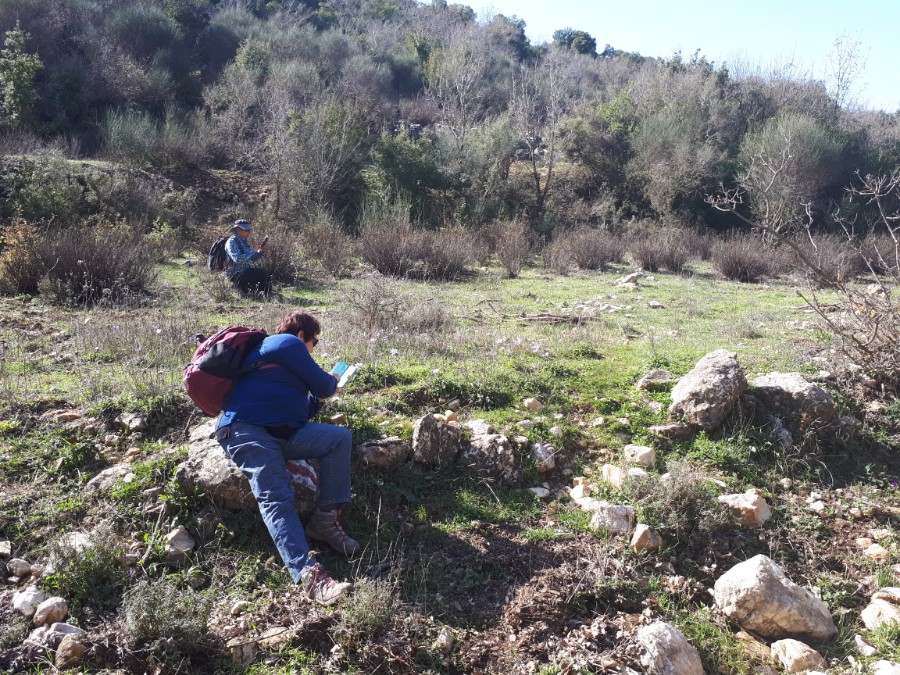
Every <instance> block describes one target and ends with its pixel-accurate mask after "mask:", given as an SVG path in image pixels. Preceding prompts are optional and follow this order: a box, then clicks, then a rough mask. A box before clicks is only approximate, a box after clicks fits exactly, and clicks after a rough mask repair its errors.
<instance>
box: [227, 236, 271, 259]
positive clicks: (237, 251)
mask: <svg viewBox="0 0 900 675" xmlns="http://www.w3.org/2000/svg"><path fill="white" fill-rule="evenodd" d="M239 239H240V238H239V237H234V236H233V237H231V238H230V239H229V240H228V242H227V243H226V244H225V253H227V254H228V257H229V258H231V260H232V261H233V262H236V263H240V262H244V261H245V260H250V261H253V260H258V259H259V258H261V257H262V253H260V252H259V251H254V250H253V247H252V246H250V245H249V244H246V243H244V240H243V239H241V240H240V241H238V240H239Z"/></svg>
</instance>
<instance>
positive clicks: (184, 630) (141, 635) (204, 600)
mask: <svg viewBox="0 0 900 675" xmlns="http://www.w3.org/2000/svg"><path fill="white" fill-rule="evenodd" d="M122 608H123V613H124V626H125V632H126V633H127V634H128V637H129V638H131V640H132V641H134V643H135V644H137V645H140V646H146V647H147V648H149V649H151V650H152V651H156V652H174V653H176V654H183V653H189V652H191V651H194V650H197V649H199V648H200V644H199V643H200V640H201V639H202V638H203V637H204V636H205V635H206V622H207V619H208V618H209V613H210V611H211V609H212V602H211V601H210V599H209V598H208V597H206V596H205V595H204V594H201V593H197V592H195V591H193V590H191V589H190V588H179V587H178V586H176V585H175V584H173V583H172V582H170V581H169V580H167V579H165V578H163V579H158V580H155V581H151V580H149V579H142V580H140V581H138V582H137V583H136V584H134V585H133V586H132V587H131V588H129V589H128V590H127V591H125V595H124V596H123V598H122Z"/></svg>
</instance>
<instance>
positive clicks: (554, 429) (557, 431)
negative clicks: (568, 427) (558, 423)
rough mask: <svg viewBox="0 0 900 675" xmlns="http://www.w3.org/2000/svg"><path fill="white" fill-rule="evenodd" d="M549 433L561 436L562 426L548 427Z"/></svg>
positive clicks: (557, 436)
mask: <svg viewBox="0 0 900 675" xmlns="http://www.w3.org/2000/svg"><path fill="white" fill-rule="evenodd" d="M549 433H550V435H551V436H553V437H554V438H561V437H562V435H563V430H562V427H550V431H549Z"/></svg>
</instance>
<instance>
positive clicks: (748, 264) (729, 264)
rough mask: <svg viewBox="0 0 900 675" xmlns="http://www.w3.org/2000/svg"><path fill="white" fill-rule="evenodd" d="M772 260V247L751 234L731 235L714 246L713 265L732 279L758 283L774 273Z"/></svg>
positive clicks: (723, 274) (727, 277)
mask: <svg viewBox="0 0 900 675" xmlns="http://www.w3.org/2000/svg"><path fill="white" fill-rule="evenodd" d="M771 260H772V252H771V248H770V247H768V246H766V245H765V244H764V243H763V242H762V241H761V240H760V239H759V238H757V237H752V236H750V235H749V234H734V235H730V236H728V237H725V238H724V239H721V240H719V241H718V242H716V244H715V246H713V252H712V261H713V265H715V268H716V269H717V270H718V271H719V273H720V274H721V275H722V276H724V277H725V278H726V279H731V280H732V281H743V282H745V283H751V284H752V283H756V282H757V281H759V280H760V278H761V277H764V276H768V275H770V274H771V273H772V263H771Z"/></svg>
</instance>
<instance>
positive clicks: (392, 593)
mask: <svg viewBox="0 0 900 675" xmlns="http://www.w3.org/2000/svg"><path fill="white" fill-rule="evenodd" d="M399 610H400V603H399V601H398V599H397V584H396V582H395V581H390V580H378V579H376V580H373V579H360V580H359V581H357V582H356V584H355V585H354V588H353V600H352V602H348V603H346V605H345V606H344V607H343V609H342V611H341V615H340V617H338V621H337V624H336V625H335V626H334V628H333V629H332V631H331V634H332V636H333V637H334V640H335V642H336V643H337V644H343V645H345V646H348V647H352V646H353V645H355V644H356V643H358V642H359V641H360V640H361V639H362V638H364V637H369V638H372V639H377V638H378V634H379V633H380V632H381V631H382V630H383V629H384V628H386V627H387V626H388V624H389V623H390V622H391V620H392V619H393V618H394V616H395V614H396V613H397V612H398V611H399Z"/></svg>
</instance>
